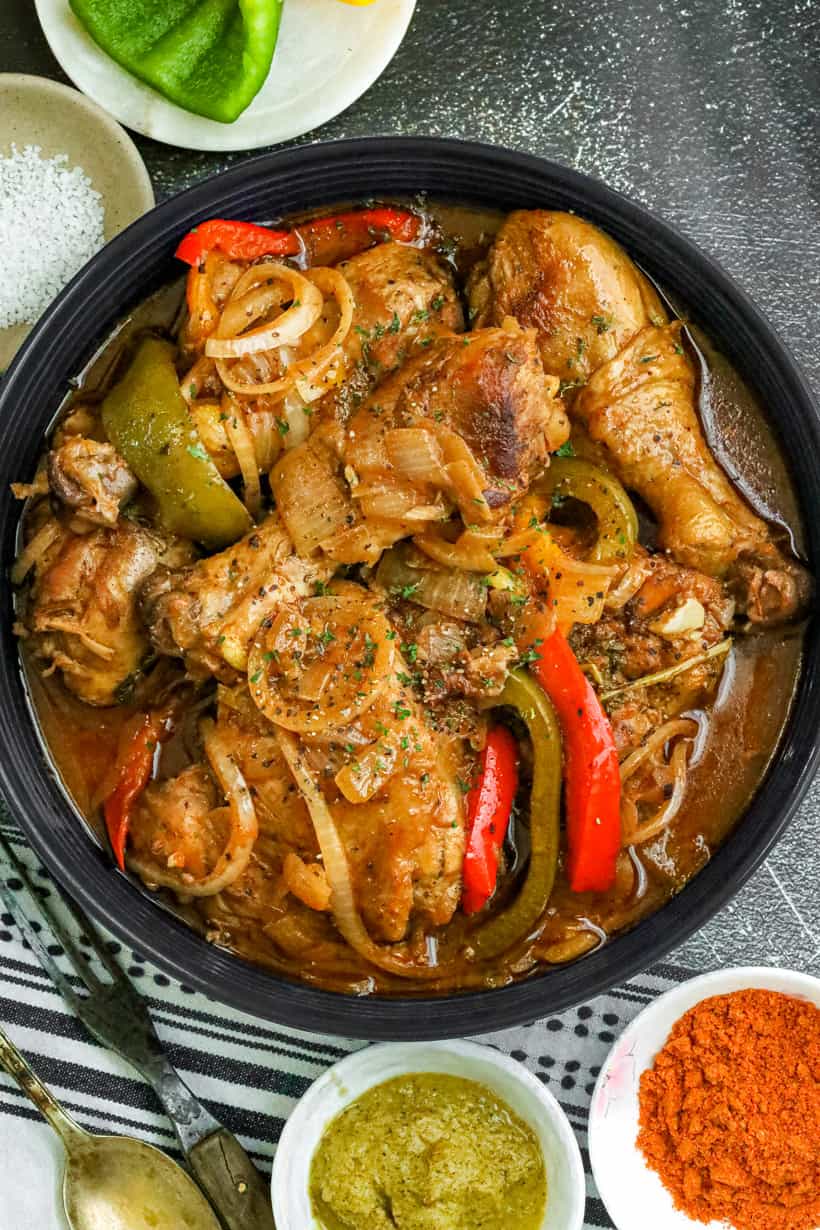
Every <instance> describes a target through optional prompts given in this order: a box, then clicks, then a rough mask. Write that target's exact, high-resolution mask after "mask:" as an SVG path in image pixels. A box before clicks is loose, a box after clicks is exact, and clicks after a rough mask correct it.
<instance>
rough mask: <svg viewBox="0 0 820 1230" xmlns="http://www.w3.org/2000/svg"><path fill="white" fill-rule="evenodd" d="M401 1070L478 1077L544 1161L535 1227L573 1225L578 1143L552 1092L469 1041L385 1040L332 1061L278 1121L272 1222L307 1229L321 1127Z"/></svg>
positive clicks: (579, 1199)
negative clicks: (541, 1205) (526, 1129)
mask: <svg viewBox="0 0 820 1230" xmlns="http://www.w3.org/2000/svg"><path fill="white" fill-rule="evenodd" d="M409 1072H442V1073H446V1074H447V1075H450V1076H461V1077H465V1078H466V1079H467V1080H474V1081H478V1082H480V1083H481V1084H482V1085H486V1086H487V1088H488V1089H491V1090H492V1091H493V1093H495V1094H497V1095H498V1097H500V1098H502V1099H503V1100H504V1101H505V1102H506V1103H507V1104H508V1105H509V1106H510V1107H511V1108H512V1110H514V1111H515V1113H516V1114H517V1115H519V1116H520V1117H521V1118H522V1119H523V1120H524V1121H525V1123H528V1124H529V1126H530V1127H531V1128H532V1129H533V1131H534V1132H535V1134H536V1136H537V1137H538V1141H539V1144H540V1146H541V1149H542V1152H543V1155H544V1163H545V1165H546V1169H547V1207H546V1211H545V1213H544V1220H543V1222H542V1223H541V1227H540V1230H581V1226H582V1225H583V1217H584V1204H585V1201H586V1185H585V1180H584V1168H583V1165H582V1163H581V1153H580V1150H579V1148H578V1143H577V1141H576V1139H575V1136H574V1134H573V1131H572V1128H571V1127H570V1125H569V1121H568V1120H567V1117H566V1115H565V1114H564V1112H563V1111H562V1110H561V1107H560V1106H559V1105H558V1103H557V1102H556V1100H555V1098H554V1097H553V1096H552V1094H551V1093H549V1091H548V1090H546V1089H545V1088H544V1086H543V1085H542V1084H541V1082H540V1081H538V1080H536V1078H535V1077H534V1076H532V1075H531V1074H530V1073H529V1072H528V1071H527V1069H526V1068H524V1067H522V1066H521V1064H519V1063H516V1061H515V1060H514V1059H510V1058H508V1056H506V1055H502V1054H500V1053H499V1052H498V1051H495V1050H492V1049H491V1048H489V1047H485V1046H478V1045H477V1044H476V1043H475V1042H406V1043H405V1042H395V1043H394V1042H388V1043H384V1044H382V1045H379V1046H368V1047H365V1048H364V1050H361V1051H356V1052H354V1054H352V1055H348V1056H347V1058H346V1059H343V1060H342V1061H341V1062H340V1063H337V1064H334V1066H333V1067H332V1068H329V1069H328V1071H327V1072H325V1074H324V1075H323V1076H320V1077H319V1079H318V1080H317V1081H315V1082H314V1084H312V1085H311V1087H310V1089H308V1091H307V1093H306V1094H305V1095H304V1097H303V1098H302V1099H301V1100H300V1101H299V1102H298V1103H297V1105H296V1107H295V1109H294V1111H293V1114H292V1115H291V1116H290V1118H289V1119H288V1121H287V1123H286V1124H285V1130H284V1131H283V1133H282V1137H281V1139H280V1141H279V1145H278V1148H277V1150H276V1157H275V1159H274V1163H273V1179H272V1194H273V1215H274V1218H275V1219H276V1225H277V1228H278V1230H314V1228H316V1227H318V1224H319V1223H318V1222H317V1221H316V1220H315V1218H314V1217H313V1214H312V1212H311V1207H310V1193H309V1182H310V1164H311V1161H312V1160H313V1154H314V1152H315V1151H316V1147H317V1145H318V1144H319V1140H320V1139H321V1136H322V1133H323V1132H324V1130H325V1128H326V1127H327V1126H328V1124H329V1123H330V1121H331V1120H332V1119H334V1118H335V1117H336V1115H338V1114H339V1112H340V1111H342V1110H344V1108H345V1107H346V1106H348V1105H349V1104H350V1103H351V1102H353V1101H355V1099H356V1098H358V1097H360V1096H361V1094H363V1093H366V1092H367V1090H368V1089H372V1088H373V1087H374V1086H375V1085H381V1084H382V1083H383V1082H384V1081H388V1080H391V1079H392V1078H393V1077H395V1076H406V1075H407V1073H409Z"/></svg>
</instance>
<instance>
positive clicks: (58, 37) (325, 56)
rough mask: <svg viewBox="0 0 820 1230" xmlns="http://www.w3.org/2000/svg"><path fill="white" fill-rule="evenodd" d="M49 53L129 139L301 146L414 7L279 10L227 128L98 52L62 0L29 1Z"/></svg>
mask: <svg viewBox="0 0 820 1230" xmlns="http://www.w3.org/2000/svg"><path fill="white" fill-rule="evenodd" d="M36 6H37V16H38V17H39V18H40V24H41V25H42V27H43V32H44V33H45V36H46V38H47V39H48V43H49V46H50V47H51V50H52V51H53V52H54V55H55V56H56V57H57V59H58V60H59V61H60V64H61V65H62V67H63V69H64V70H65V72H66V73H67V74H68V76H69V77H70V78H71V80H72V81H73V82H74V84H75V85H77V86H79V88H80V89H81V90H82V91H83V92H84V93H85V94H88V96H89V97H90V98H93V99H95V101H96V102H98V103H99V104H100V105H101V106H102V107H105V109H106V111H110V113H111V114H112V115H114V116H116V118H117V119H118V120H119V121H120V123H122V124H125V125H127V127H128V128H133V129H135V130H136V132H141V133H143V134H144V135H145V136H146V137H153V138H154V140H155V141H164V142H165V143H166V144H168V145H182V146H184V147H185V148H186V149H201V150H238V149H257V148H258V147H259V146H262V145H273V144H275V143H276V142H278V141H287V140H290V138H291V137H298V136H301V135H302V133H305V132H309V131H310V130H311V129H312V128H318V126H319V125H320V124H325V123H326V122H327V121H328V120H330V119H332V118H333V116H334V115H338V114H339V112H340V111H344V110H345V108H346V107H349V106H350V104H351V103H353V102H355V101H356V99H357V98H358V97H359V96H360V95H361V94H363V93H364V91H365V90H366V89H367V88H368V87H369V86H371V85H372V84H373V82H374V81H375V80H376V78H377V77H380V76H381V74H382V73H383V72H384V70H385V68H386V67H387V65H388V64H389V63H390V61H391V60H392V59H393V56H394V55H395V53H396V51H397V49H398V47H399V44H400V43H401V41H402V39H403V38H404V35H405V33H406V31H407V27H408V25H409V24H410V18H411V17H412V16H413V10H414V9H415V7H416V0H375V3H373V4H371V5H368V6H366V7H364V8H359V7H357V6H355V5H350V4H343V3H341V2H340V0H285V5H284V9H283V12H282V24H281V28H280V30H279V39H278V42H277V44H276V52H275V53H274V57H273V64H272V66H271V71H270V73H269V75H268V79H267V81H266V82H265V84H264V85H263V86H262V89H261V90H260V91H259V93H258V94H257V96H256V98H255V99H254V100H253V102H252V103H251V105H250V106H249V107H248V108H247V110H246V111H244V112H243V113H242V115H240V116H239V118H238V119H237V120H235V121H234V122H233V123H232V124H220V123H218V122H217V121H216V120H207V119H204V118H203V117H202V116H199V115H192V114H191V113H190V112H189V111H184V110H183V109H182V108H181V107H177V106H175V105H174V103H170V102H167V101H166V100H165V99H164V98H163V97H162V95H161V94H157V93H156V92H155V91H154V90H152V89H150V88H149V87H148V86H147V85H143V83H142V82H141V81H138V80H137V79H136V77H132V76H131V75H130V73H127V72H126V71H125V69H123V68H120V66H119V65H118V64H117V63H115V61H114V60H112V59H111V58H110V56H107V55H106V54H105V52H104V51H102V50H101V49H100V48H99V47H98V46H97V44H96V43H95V42H94V40H93V39H92V38H90V37H89V35H88V34H86V32H85V30H84V29H83V27H82V26H81V24H80V22H79V21H78V20H77V18H76V17H75V16H74V14H73V13H72V11H71V8H70V6H69V3H68V0H36Z"/></svg>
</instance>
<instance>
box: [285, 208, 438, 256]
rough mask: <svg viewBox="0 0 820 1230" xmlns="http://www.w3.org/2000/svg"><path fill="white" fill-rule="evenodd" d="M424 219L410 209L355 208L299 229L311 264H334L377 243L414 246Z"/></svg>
mask: <svg viewBox="0 0 820 1230" xmlns="http://www.w3.org/2000/svg"><path fill="white" fill-rule="evenodd" d="M423 225H424V223H423V220H422V218H421V217H420V216H419V215H418V214H414V213H411V212H410V210H409V209H394V208H393V207H391V206H389V205H385V206H382V207H380V208H376V209H354V210H351V211H350V212H349V213H344V214H335V215H333V216H332V217H329V218H315V219H313V221H311V222H303V223H301V224H300V225H299V226H297V227H296V231H297V233H298V234H299V235H300V236H301V238H302V241H303V242H304V245H305V248H306V250H307V253H308V256H309V257H310V263H311V264H312V265H333V264H335V263H336V262H337V261H341V260H349V258H350V257H351V256H355V255H356V254H357V253H358V252H364V250H365V249H366V248H370V247H372V246H373V244H374V243H378V242H381V241H382V240H384V239H395V240H397V241H398V242H399V243H413V242H414V241H415V240H416V239H418V237H419V235H420V234H421V232H422V228H423Z"/></svg>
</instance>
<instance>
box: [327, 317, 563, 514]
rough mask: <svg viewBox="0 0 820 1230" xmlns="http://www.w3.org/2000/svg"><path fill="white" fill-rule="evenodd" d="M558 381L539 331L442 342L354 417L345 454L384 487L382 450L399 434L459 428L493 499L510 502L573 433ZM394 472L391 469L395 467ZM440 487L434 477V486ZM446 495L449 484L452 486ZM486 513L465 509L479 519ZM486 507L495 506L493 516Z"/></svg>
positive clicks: (488, 499) (362, 476)
mask: <svg viewBox="0 0 820 1230" xmlns="http://www.w3.org/2000/svg"><path fill="white" fill-rule="evenodd" d="M557 392H558V382H557V381H556V380H554V379H553V378H551V377H549V376H547V375H546V374H545V372H544V369H543V367H542V365H541V360H540V358H539V355H538V349H537V344H536V335H535V333H534V331H533V330H525V329H520V328H519V327H518V326H516V325H515V324H514V322H512V321H509V322H508V323H507V324H506V325H505V326H504V327H503V328H499V329H481V330H478V331H477V332H474V333H465V334H463V335H462V336H459V337H448V338H442V339H440V340H439V341H437V342H434V343H433V344H432V345H431V346H430V347H429V349H428V350H427V352H426V353H425V354H422V355H419V356H418V357H416V358H414V359H411V360H410V361H408V362H407V363H405V365H404V366H403V367H402V368H401V369H400V370H399V371H398V372H396V373H395V375H394V376H392V377H390V378H389V379H388V380H386V381H385V382H384V383H383V384H382V385H381V386H380V387H379V389H378V390H376V391H375V392H374V393H373V394H372V395H371V397H370V398H369V399H368V401H367V402H366V404H365V405H364V406H363V407H362V408H361V410H359V412H358V413H357V414H356V416H355V417H354V418H353V419H352V420H351V422H350V424H349V427H348V431H347V438H346V442H345V445H344V451H345V458H346V460H347V461H348V462H349V464H351V465H352V466H353V468H354V470H355V471H356V474H357V476H358V478H359V480H360V481H363V482H374V481H378V479H379V477H383V476H384V475H383V474H380V473H379V470H380V469H381V467H380V466H379V464H378V462H377V464H376V466H375V467H372V468H371V465H370V464H368V458H370V457H372V456H373V455H374V446H375V445H376V444H377V442H378V441H380V440H384V439H385V437H387V435H388V433H389V432H391V431H392V430H394V429H396V428H407V427H419V426H426V427H429V429H430V430H431V432H432V433H433V434H434V435H435V433H436V431H437V429H438V428H439V427H442V428H445V429H449V431H450V432H454V433H455V434H456V435H457V436H458V437H460V439H461V440H462V441H463V442H464V443H465V444H466V445H467V447H468V448H469V450H470V452H471V454H472V456H473V458H474V459H475V461H476V462H477V463H478V466H479V470H480V478H481V490H480V491H479V492H478V493H477V496H476V501H477V503H478V504H479V505H480V504H481V501H482V500H483V501H484V503H485V505H486V507H487V508H488V509H490V510H492V509H496V508H499V507H501V506H504V505H507V504H508V503H509V502H510V500H511V499H512V498H513V497H514V496H515V495H516V494H518V493H519V492H521V491H523V490H525V489H526V487H527V486H528V484H529V482H530V480H531V479H532V478H533V477H534V475H535V474H536V473H537V472H538V470H539V469H541V468H542V467H543V466H544V465H545V464H546V462H547V459H548V455H549V454H550V453H551V452H554V451H555V449H557V448H559V447H560V446H561V445H562V444H563V443H564V442H565V441H566V439H567V437H568V435H569V423H568V421H567V417H566V414H565V412H564V408H563V405H562V403H561V401H560V400H559V399H558V397H557ZM388 470H389V466H388ZM431 485H432V486H433V487H434V488H435V487H436V485H437V483H436V479H435V476H433V479H432V484H431ZM445 490H446V485H445ZM481 511H482V510H481V509H480V508H479V509H478V510H477V509H476V508H475V507H473V508H472V510H468V509H467V508H462V513H463V514H467V513H468V512H469V513H471V518H470V519H476V518H477V517H479V516H480V514H481ZM485 511H486V510H485Z"/></svg>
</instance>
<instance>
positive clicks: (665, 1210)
mask: <svg viewBox="0 0 820 1230" xmlns="http://www.w3.org/2000/svg"><path fill="white" fill-rule="evenodd" d="M750 988H754V989H756V990H764V991H780V992H782V993H783V994H784V995H792V996H794V997H796V998H798V999H806V1000H809V1001H810V1002H811V1003H814V1004H817V1005H818V1007H820V978H813V977H812V975H811V974H800V973H797V972H796V971H792V970H785V969H771V968H769V967H767V966H757V965H753V966H747V967H740V968H736V969H725V970H716V971H715V972H714V973H711V974H702V975H701V976H700V977H699V978H692V979H690V980H689V981H688V982H684V983H682V984H681V986H679V987H674V988H673V990H671V991H667V992H666V994H665V995H661V996H659V997H658V999H656V1000H653V1002H652V1003H651V1004H650V1005H649V1007H648V1008H644V1010H643V1012H641V1013H639V1014H638V1016H636V1017H635V1019H634V1021H632V1023H631V1024H630V1025H629V1027H628V1028H627V1029H625V1030H624V1032H623V1033H622V1034H621V1036H620V1038H619V1039H618V1041H617V1042H616V1043H615V1045H614V1046H613V1047H612V1050H611V1051H610V1052H609V1055H608V1056H607V1058H606V1062H605V1063H604V1066H603V1067H602V1068H601V1072H600V1075H599V1077H598V1080H597V1082H596V1084H595V1092H594V1093H593V1095H592V1105H591V1107H590V1112H589V1157H590V1163H591V1165H592V1173H593V1176H594V1178H595V1183H596V1185H597V1187H598V1191H599V1193H600V1196H601V1199H602V1200H603V1202H604V1204H605V1205H606V1210H607V1212H608V1213H609V1216H610V1217H611V1218H612V1220H613V1221H614V1223H615V1225H616V1226H617V1227H618V1230H693V1227H694V1226H697V1227H698V1230H704V1228H703V1223H701V1222H697V1223H696V1222H693V1221H692V1219H691V1218H689V1217H687V1216H686V1214H685V1213H682V1212H681V1210H680V1209H676V1208H675V1206H674V1204H673V1202H672V1197H671V1195H670V1194H669V1192H668V1191H667V1190H666V1188H665V1187H664V1185H663V1183H662V1182H661V1180H660V1176H659V1175H658V1174H657V1173H656V1172H655V1171H654V1170H650V1168H649V1167H648V1166H647V1164H646V1162H645V1160H644V1156H643V1154H642V1153H641V1152H640V1150H639V1149H638V1147H637V1145H636V1140H637V1136H638V1092H639V1086H640V1080H641V1074H642V1073H643V1072H645V1071H646V1069H647V1068H649V1067H651V1065H652V1063H653V1061H654V1059H655V1056H656V1055H657V1053H658V1051H660V1050H661V1049H662V1047H663V1045H664V1043H665V1042H666V1039H667V1038H668V1037H669V1033H670V1031H671V1029H672V1026H673V1025H674V1024H675V1022H676V1021H678V1020H680V1018H681V1017H682V1016H683V1014H684V1012H687V1011H688V1010H689V1009H690V1008H693V1007H694V1006H695V1004H699V1003H700V1002H701V1000H704V999H709V998H710V997H711V996H713V995H728V994H730V993H731V992H732V991H744V990H749V989H750ZM709 1226H710V1227H713V1228H714V1230H718V1228H719V1227H722V1223H719V1222H710V1223H709Z"/></svg>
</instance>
